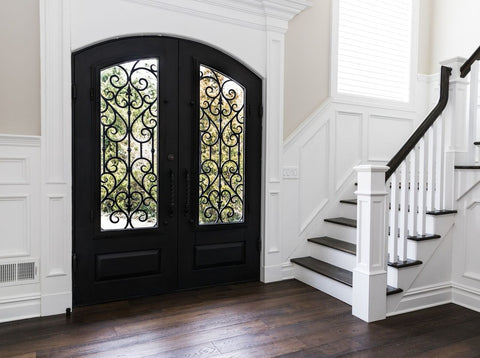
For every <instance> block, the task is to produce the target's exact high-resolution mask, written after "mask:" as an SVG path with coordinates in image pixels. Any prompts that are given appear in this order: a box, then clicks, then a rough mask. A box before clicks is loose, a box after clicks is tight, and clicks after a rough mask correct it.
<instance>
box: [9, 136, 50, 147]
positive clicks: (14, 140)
mask: <svg viewBox="0 0 480 358" xmlns="http://www.w3.org/2000/svg"><path fill="white" fill-rule="evenodd" d="M40 139H41V137H39V136H30V135H16V134H0V147H9V146H13V147H38V148H40Z"/></svg>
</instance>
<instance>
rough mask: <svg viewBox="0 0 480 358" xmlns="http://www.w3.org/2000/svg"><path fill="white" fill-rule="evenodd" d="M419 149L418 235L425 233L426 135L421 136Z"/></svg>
mask: <svg viewBox="0 0 480 358" xmlns="http://www.w3.org/2000/svg"><path fill="white" fill-rule="evenodd" d="M419 143H420V149H419V151H418V157H419V158H418V159H419V161H418V213H417V215H418V217H417V232H418V234H419V235H425V211H426V201H427V198H426V191H425V184H426V181H427V154H428V137H427V136H423V137H422V139H420V142H419Z"/></svg>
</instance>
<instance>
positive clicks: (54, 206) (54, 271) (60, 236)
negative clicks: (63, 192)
mask: <svg viewBox="0 0 480 358" xmlns="http://www.w3.org/2000/svg"><path fill="white" fill-rule="evenodd" d="M65 202H66V201H65V197H64V196H57V195H48V213H49V220H48V237H49V240H48V246H49V249H48V259H47V261H46V265H45V266H44V267H46V268H47V272H46V274H47V277H55V276H65V275H66V274H67V273H66V272H67V269H66V266H67V257H65V252H66V246H67V242H66V241H65V238H66V237H68V235H67V233H66V232H65V231H66V226H65V225H58V223H59V222H65V220H66V212H67V210H66V207H65Z"/></svg>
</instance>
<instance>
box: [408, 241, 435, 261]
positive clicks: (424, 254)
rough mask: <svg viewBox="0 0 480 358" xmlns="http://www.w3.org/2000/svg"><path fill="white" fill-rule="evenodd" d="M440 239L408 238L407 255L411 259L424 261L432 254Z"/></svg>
mask: <svg viewBox="0 0 480 358" xmlns="http://www.w3.org/2000/svg"><path fill="white" fill-rule="evenodd" d="M440 241H441V239H432V240H424V241H414V240H408V243H407V257H408V258H409V259H412V260H420V261H426V260H427V259H428V258H430V256H431V255H432V252H434V250H435V248H436V247H437V246H438V245H439V244H440Z"/></svg>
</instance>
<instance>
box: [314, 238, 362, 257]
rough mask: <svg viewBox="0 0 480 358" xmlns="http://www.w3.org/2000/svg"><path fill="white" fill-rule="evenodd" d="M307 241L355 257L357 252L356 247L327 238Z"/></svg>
mask: <svg viewBox="0 0 480 358" xmlns="http://www.w3.org/2000/svg"><path fill="white" fill-rule="evenodd" d="M308 241H310V242H313V243H315V244H319V245H323V246H327V247H331V248H332V249H336V250H339V251H343V252H346V253H348V254H352V255H355V254H356V252H357V245H355V244H351V243H349V242H345V241H342V240H337V239H334V238H333V237H329V236H322V237H313V238H311V239H308Z"/></svg>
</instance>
